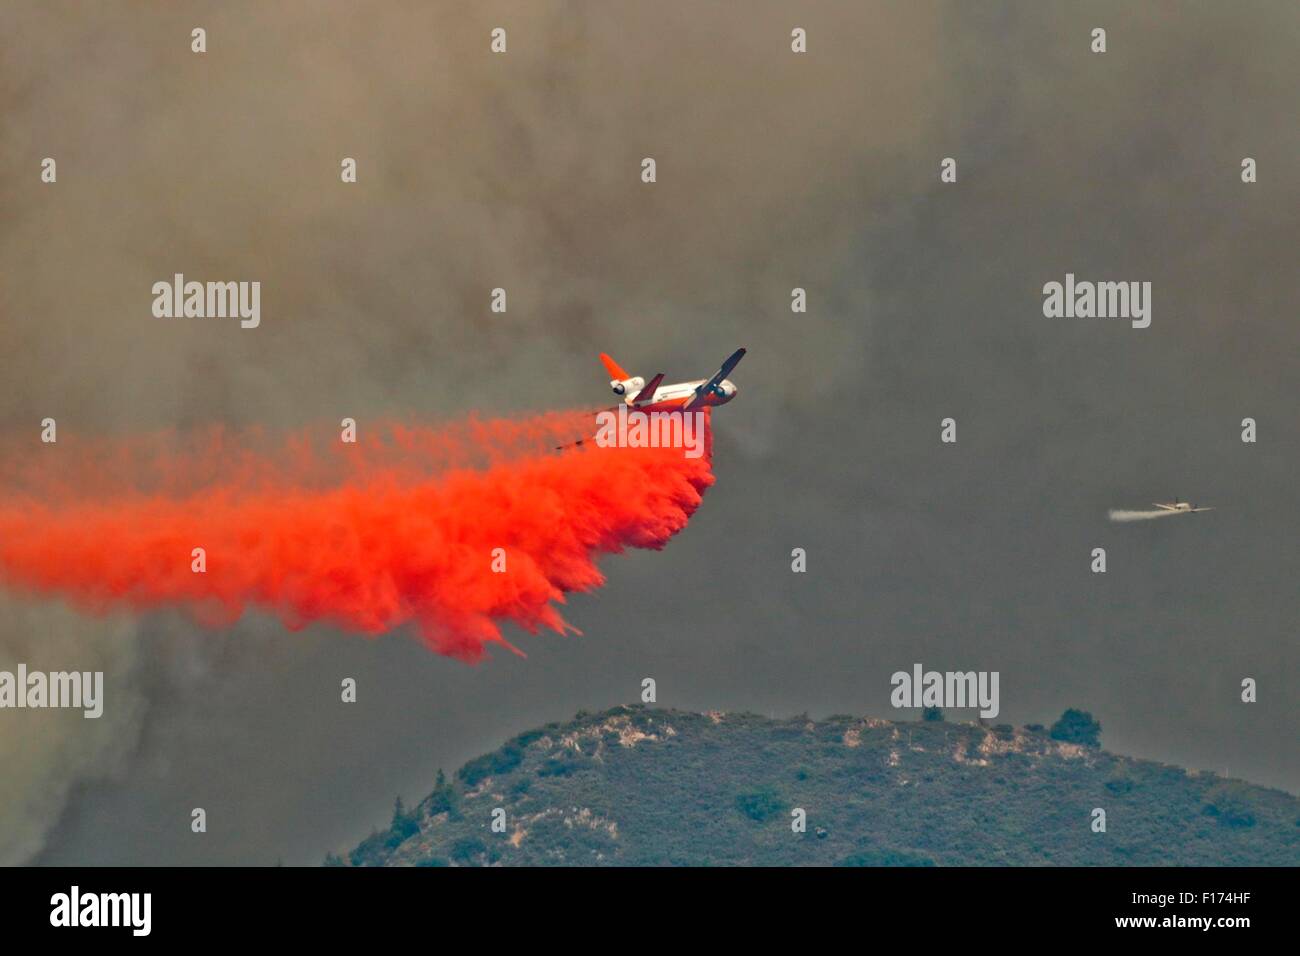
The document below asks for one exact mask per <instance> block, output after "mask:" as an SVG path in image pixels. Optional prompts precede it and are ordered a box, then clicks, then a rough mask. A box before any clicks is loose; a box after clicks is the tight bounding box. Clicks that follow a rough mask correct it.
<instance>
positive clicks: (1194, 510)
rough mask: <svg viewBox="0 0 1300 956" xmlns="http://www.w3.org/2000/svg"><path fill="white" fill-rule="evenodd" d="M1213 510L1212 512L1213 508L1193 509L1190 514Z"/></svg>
mask: <svg viewBox="0 0 1300 956" xmlns="http://www.w3.org/2000/svg"><path fill="white" fill-rule="evenodd" d="M1213 510H1214V509H1213V508H1193V509H1192V512H1193V514H1194V513H1196V512H1197V511H1213Z"/></svg>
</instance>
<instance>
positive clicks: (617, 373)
mask: <svg viewBox="0 0 1300 956" xmlns="http://www.w3.org/2000/svg"><path fill="white" fill-rule="evenodd" d="M600 360H601V361H602V362H604V363H605V371H606V372H608V373H609V377H610V378H612V379H617V380H618V381H620V382H621V381H624V380H625V379H629V378H631V377H632V376H631V375H628V374H627V372H625V371H623V367H622V366H621V365H619V364H618V363H617V362H615V361H614V360H613V359H612V358H610V357H609V356H608V355H606V354H605V353H604V352H601V353H600Z"/></svg>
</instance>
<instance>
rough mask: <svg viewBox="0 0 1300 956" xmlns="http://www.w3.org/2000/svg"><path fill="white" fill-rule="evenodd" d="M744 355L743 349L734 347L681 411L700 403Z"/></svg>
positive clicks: (688, 409)
mask: <svg viewBox="0 0 1300 956" xmlns="http://www.w3.org/2000/svg"><path fill="white" fill-rule="evenodd" d="M744 357H745V350H744V349H736V351H734V352H732V353H731V355H730V356H728V358H727V360H726V361H725V362H723V363H722V368H720V369H718V370H717V371H716V372H714V373H713V377H712V378H711V379H709V380H708V381H707V382H705V383H704V384H703V385H701V386H700V387H699V388H697V389H696V390H695V396H694V397H693V398H692V399H691V400H690V401H689V402H687V403H686V404H685V405H683V406H682V411H685V412H689V411H690V410H691V409H692V408H694V407H695V406H696V405H698V404H699V403H700V400H701V399H703V398H704V396H705V395H707V394H709V392H711V391H713V389H714V388H716V387H717V385H718V383H719V382H721V381H722V380H723V379H724V378H726V377H727V376H728V375H730V374H731V370H732V369H733V368H735V367H736V366H737V365H739V364H740V360H741V359H743V358H744Z"/></svg>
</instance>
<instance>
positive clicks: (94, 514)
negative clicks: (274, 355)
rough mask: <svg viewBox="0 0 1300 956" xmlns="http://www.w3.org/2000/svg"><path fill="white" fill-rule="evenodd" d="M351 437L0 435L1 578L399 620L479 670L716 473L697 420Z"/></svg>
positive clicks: (288, 621)
mask: <svg viewBox="0 0 1300 956" xmlns="http://www.w3.org/2000/svg"><path fill="white" fill-rule="evenodd" d="M359 431H360V433H361V437H360V439H359V440H358V442H357V443H356V444H344V443H342V442H340V441H339V440H338V432H337V431H333V432H328V431H327V432H324V433H322V434H325V436H326V437H325V439H324V440H322V439H320V438H319V436H318V438H317V440H316V441H315V442H313V441H311V440H310V439H309V438H308V437H307V436H306V435H297V436H292V437H289V438H283V437H281V438H277V437H276V436H269V435H267V434H265V433H262V432H246V433H241V434H231V433H229V432H224V431H216V430H214V431H210V432H206V433H203V434H202V435H189V436H175V435H156V436H150V437H148V438H123V439H115V440H114V439H110V440H105V439H96V440H89V441H87V440H84V439H82V438H80V437H79V436H67V437H65V436H64V435H63V434H60V435H59V440H58V442H57V443H54V444H49V445H42V444H40V443H39V442H38V441H36V440H35V439H33V440H29V441H21V442H20V441H14V440H9V441H7V442H4V443H0V451H2V455H0V584H3V585H4V586H5V587H7V588H9V589H10V590H13V591H16V592H19V593H26V594H33V595H37V596H41V597H61V598H63V599H65V600H67V601H68V602H69V603H71V604H72V605H74V606H75V607H77V608H79V609H81V610H83V611H86V612H89V613H106V612H110V611H120V610H129V611H133V612H145V611H149V610H153V609H157V608H165V607H176V608H181V609H183V610H186V611H188V612H189V613H190V614H191V615H192V617H193V618H194V619H195V620H196V621H197V622H199V623H200V624H203V625H205V626H208V627H220V626H223V625H227V624H229V623H231V622H233V621H235V620H237V619H238V618H239V617H240V616H241V615H242V614H243V613H244V611H245V610H248V609H249V608H255V609H258V610H261V611H264V612H266V613H269V614H273V615H275V616H276V617H278V618H279V619H280V620H281V621H282V622H283V623H284V625H285V626H286V627H288V628H290V629H291V630H297V629H299V628H303V627H306V626H307V625H309V624H313V623H316V622H323V623H327V624H331V625H334V626H336V627H339V628H341V629H343V630H347V631H352V632H355V633H359V634H364V635H368V636H376V635H379V634H384V633H387V632H389V631H392V630H394V629H396V628H400V627H402V626H404V625H407V624H411V625H413V626H414V627H415V629H416V630H417V631H418V633H419V635H420V636H421V638H422V639H423V640H424V642H425V643H426V644H427V645H428V646H429V647H431V648H432V649H434V650H436V651H438V652H439V653H443V654H449V655H452V656H455V657H458V658H461V659H464V660H468V661H474V660H477V659H479V658H480V657H481V656H482V654H483V650H484V648H485V647H486V646H487V645H489V644H493V643H502V644H505V645H506V646H508V647H511V645H510V644H509V643H508V642H507V641H505V639H504V637H503V636H502V633H501V624H502V623H503V622H511V623H513V624H516V625H518V626H519V627H521V628H523V629H525V630H527V631H529V632H532V633H536V632H537V631H538V630H539V629H541V628H548V629H550V630H552V631H555V632H557V633H561V634H562V633H564V632H565V631H566V630H576V629H574V628H571V627H570V625H568V624H567V623H566V622H565V620H564V618H563V617H562V616H561V615H560V612H559V609H558V605H561V604H564V603H565V595H566V594H569V593H571V592H575V591H578V592H581V591H590V590H592V589H594V588H597V587H600V586H601V584H603V583H604V576H603V575H602V574H601V572H600V570H599V569H598V568H597V566H596V560H597V558H599V557H600V556H601V555H604V554H617V553H619V552H621V551H623V550H624V549H625V548H628V547H634V548H653V549H659V548H662V547H663V546H664V545H665V544H666V543H667V542H668V539H669V538H671V537H672V536H673V535H675V534H676V533H677V532H678V531H681V530H682V528H684V527H685V526H686V523H687V521H688V520H689V519H690V516H691V514H692V513H693V512H694V511H695V509H696V508H697V507H698V506H699V504H700V500H701V496H702V495H703V493H704V491H705V490H706V489H707V488H708V487H709V485H711V484H712V483H713V474H712V470H711V465H710V459H711V453H710V452H711V449H710V447H709V445H710V442H708V441H707V437H708V434H707V426H706V444H705V454H704V455H703V456H702V457H699V458H688V457H686V456H685V455H684V454H683V451H682V449H680V448H600V447H597V446H595V445H594V444H592V443H591V442H590V441H588V442H587V443H585V444H584V445H582V446H580V447H577V448H571V449H568V450H566V451H563V452H558V451H556V450H554V446H556V445H558V444H563V443H566V442H570V441H573V440H575V439H576V438H579V437H583V436H584V435H586V436H588V437H589V436H590V435H591V434H592V432H593V431H594V424H593V416H591V415H584V414H580V413H551V414H547V415H540V416H536V417H533V418H528V419H520V420H507V419H502V420H488V421H479V420H471V421H469V422H467V423H462V424H459V425H454V426H447V427H444V428H420V427H402V426H387V427H383V428H380V427H378V426H369V427H367V426H366V425H365V424H364V423H363V424H362V426H361V428H360V429H359ZM195 548H203V549H204V551H205V557H206V571H205V572H204V573H195V572H194V570H192V562H193V560H194V558H193V557H192V552H193V549H195ZM497 548H501V549H504V557H505V568H506V570H505V572H504V573H495V572H494V571H493V558H494V549H497ZM498 566H500V563H499V560H498ZM511 649H512V650H513V649H514V648H513V647H511Z"/></svg>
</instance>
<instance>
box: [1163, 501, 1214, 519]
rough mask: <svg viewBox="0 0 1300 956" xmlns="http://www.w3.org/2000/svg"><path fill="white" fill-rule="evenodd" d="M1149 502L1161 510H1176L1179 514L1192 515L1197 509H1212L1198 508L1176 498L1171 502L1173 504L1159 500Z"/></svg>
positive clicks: (1211, 509) (1207, 509) (1210, 509)
mask: <svg viewBox="0 0 1300 956" xmlns="http://www.w3.org/2000/svg"><path fill="white" fill-rule="evenodd" d="M1151 503H1152V504H1153V505H1155V506H1156V507H1157V508H1159V509H1161V510H1162V511H1177V512H1179V513H1180V514H1191V515H1194V514H1196V513H1197V512H1198V511H1213V510H1214V509H1213V508H1198V507H1196V505H1191V504H1188V503H1187V502H1186V501H1179V500H1178V499H1177V498H1175V499H1174V503H1173V504H1165V503H1162V502H1159V501H1153V502H1151Z"/></svg>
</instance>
